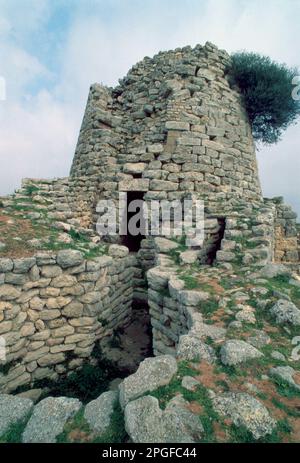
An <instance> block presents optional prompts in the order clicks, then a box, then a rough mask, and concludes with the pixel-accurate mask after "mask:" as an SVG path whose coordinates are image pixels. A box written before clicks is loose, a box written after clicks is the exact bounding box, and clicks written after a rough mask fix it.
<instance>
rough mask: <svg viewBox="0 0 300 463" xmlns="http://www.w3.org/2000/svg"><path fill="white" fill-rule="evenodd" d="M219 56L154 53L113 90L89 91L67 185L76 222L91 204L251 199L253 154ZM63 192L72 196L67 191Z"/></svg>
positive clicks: (254, 192) (211, 52)
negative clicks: (130, 196)
mask: <svg viewBox="0 0 300 463" xmlns="http://www.w3.org/2000/svg"><path fill="white" fill-rule="evenodd" d="M229 61H230V58H229V56H228V55H227V53H226V52H224V51H221V50H218V49H217V48H216V47H215V46H213V45H211V44H209V43H207V44H206V45H205V46H204V47H201V46H200V45H199V46H196V47H195V48H194V49H191V48H190V47H186V48H183V49H177V50H175V51H169V52H161V53H159V54H158V55H156V56H155V57H154V58H153V59H151V58H145V59H144V60H143V61H141V62H140V63H138V64H137V65H135V66H133V68H132V69H131V70H130V71H129V73H128V74H127V76H126V77H125V78H124V79H122V80H121V81H120V85H119V86H118V87H116V88H114V89H107V88H104V87H102V86H100V85H97V84H96V85H93V86H92V87H91V90H90V94H89V98H88V103H87V108H86V112H85V116H84V120H83V123H82V127H81V131H80V136H79V140H78V145H77V148H76V154H75V157H74V161H73V165H72V169H71V176H70V185H71V191H73V194H74V204H73V206H74V209H75V210H76V215H77V216H78V217H79V218H80V219H81V221H82V223H83V224H84V225H85V226H87V225H90V224H91V223H93V221H94V219H93V215H94V212H95V207H96V203H97V201H98V199H100V198H115V199H117V197H118V191H130V190H131V191H144V192H145V196H144V199H146V200H147V199H149V200H150V199H169V200H172V199H182V198H184V197H185V196H186V194H187V193H191V192H194V193H196V194H197V196H203V195H208V197H210V196H211V197H213V198H215V197H216V196H217V197H220V198H223V199H224V200H226V201H230V199H231V198H244V199H249V200H251V201H254V200H258V201H259V200H261V189H260V184H259V178H258V171H257V163H256V157H255V148H254V144H253V140H252V135H251V129H250V126H249V123H248V119H247V115H246V113H245V110H244V108H243V106H242V104H241V98H240V95H239V93H238V92H237V91H236V90H234V89H232V88H231V87H230V85H229V82H228V78H227V75H226V69H227V66H228V64H229ZM71 195H72V194H71Z"/></svg>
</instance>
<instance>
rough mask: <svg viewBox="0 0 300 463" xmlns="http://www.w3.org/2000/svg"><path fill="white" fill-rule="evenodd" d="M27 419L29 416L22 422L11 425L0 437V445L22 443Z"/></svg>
mask: <svg viewBox="0 0 300 463" xmlns="http://www.w3.org/2000/svg"><path fill="white" fill-rule="evenodd" d="M29 418H30V414H29V415H27V416H26V418H24V419H23V420H20V421H18V422H17V423H15V424H13V425H11V426H10V428H9V429H8V430H7V431H6V432H5V433H4V434H3V435H2V436H1V437H0V443H6V444H20V443H21V442H22V434H23V432H24V429H25V427H26V424H27V422H28V420H29Z"/></svg>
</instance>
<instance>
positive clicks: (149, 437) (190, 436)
mask: <svg viewBox="0 0 300 463" xmlns="http://www.w3.org/2000/svg"><path fill="white" fill-rule="evenodd" d="M187 405H188V404H187V402H185V401H184V400H183V399H182V397H181V396H179V397H174V398H173V399H172V400H171V401H170V402H169V403H168V404H167V406H166V409H165V410H164V411H163V410H161V409H160V407H159V402H158V400H157V399H156V398H154V397H152V396H145V397H140V398H139V399H137V400H134V401H133V402H130V403H129V404H128V405H127V406H126V408H125V428H126V431H127V433H128V434H129V436H130V437H131V439H132V441H133V442H134V443H195V442H199V440H200V439H201V436H202V434H203V432H204V430H203V426H202V424H201V421H200V418H199V416H197V415H195V414H193V413H192V412H191V411H190V410H188V408H187Z"/></svg>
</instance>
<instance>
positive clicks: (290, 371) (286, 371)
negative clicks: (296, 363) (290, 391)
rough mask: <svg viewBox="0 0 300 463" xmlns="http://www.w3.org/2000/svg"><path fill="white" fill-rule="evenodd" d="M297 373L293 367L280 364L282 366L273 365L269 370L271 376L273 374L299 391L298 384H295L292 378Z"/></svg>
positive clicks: (299, 386)
mask: <svg viewBox="0 0 300 463" xmlns="http://www.w3.org/2000/svg"><path fill="white" fill-rule="evenodd" d="M297 373H298V374H299V372H297V371H296V370H294V368H292V367H290V366H288V365H287V366H282V367H274V368H271V370H270V375H271V376H275V377H277V378H280V379H282V380H283V381H285V382H286V383H288V384H289V385H290V386H292V387H293V388H295V389H297V390H298V391H300V384H297V383H296V382H295V380H294V376H295V375H296V374H297Z"/></svg>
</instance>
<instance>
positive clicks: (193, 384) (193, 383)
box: [181, 376, 199, 391]
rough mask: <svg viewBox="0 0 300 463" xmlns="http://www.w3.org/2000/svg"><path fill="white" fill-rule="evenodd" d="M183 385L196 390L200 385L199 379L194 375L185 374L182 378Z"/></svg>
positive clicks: (189, 389) (190, 389)
mask: <svg viewBox="0 0 300 463" xmlns="http://www.w3.org/2000/svg"><path fill="white" fill-rule="evenodd" d="M181 386H182V387H184V388H185V389H187V390H188V391H195V390H196V389H197V387H198V386H199V381H197V380H196V379H195V378H193V377H192V376H184V377H183V378H182V382H181Z"/></svg>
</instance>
